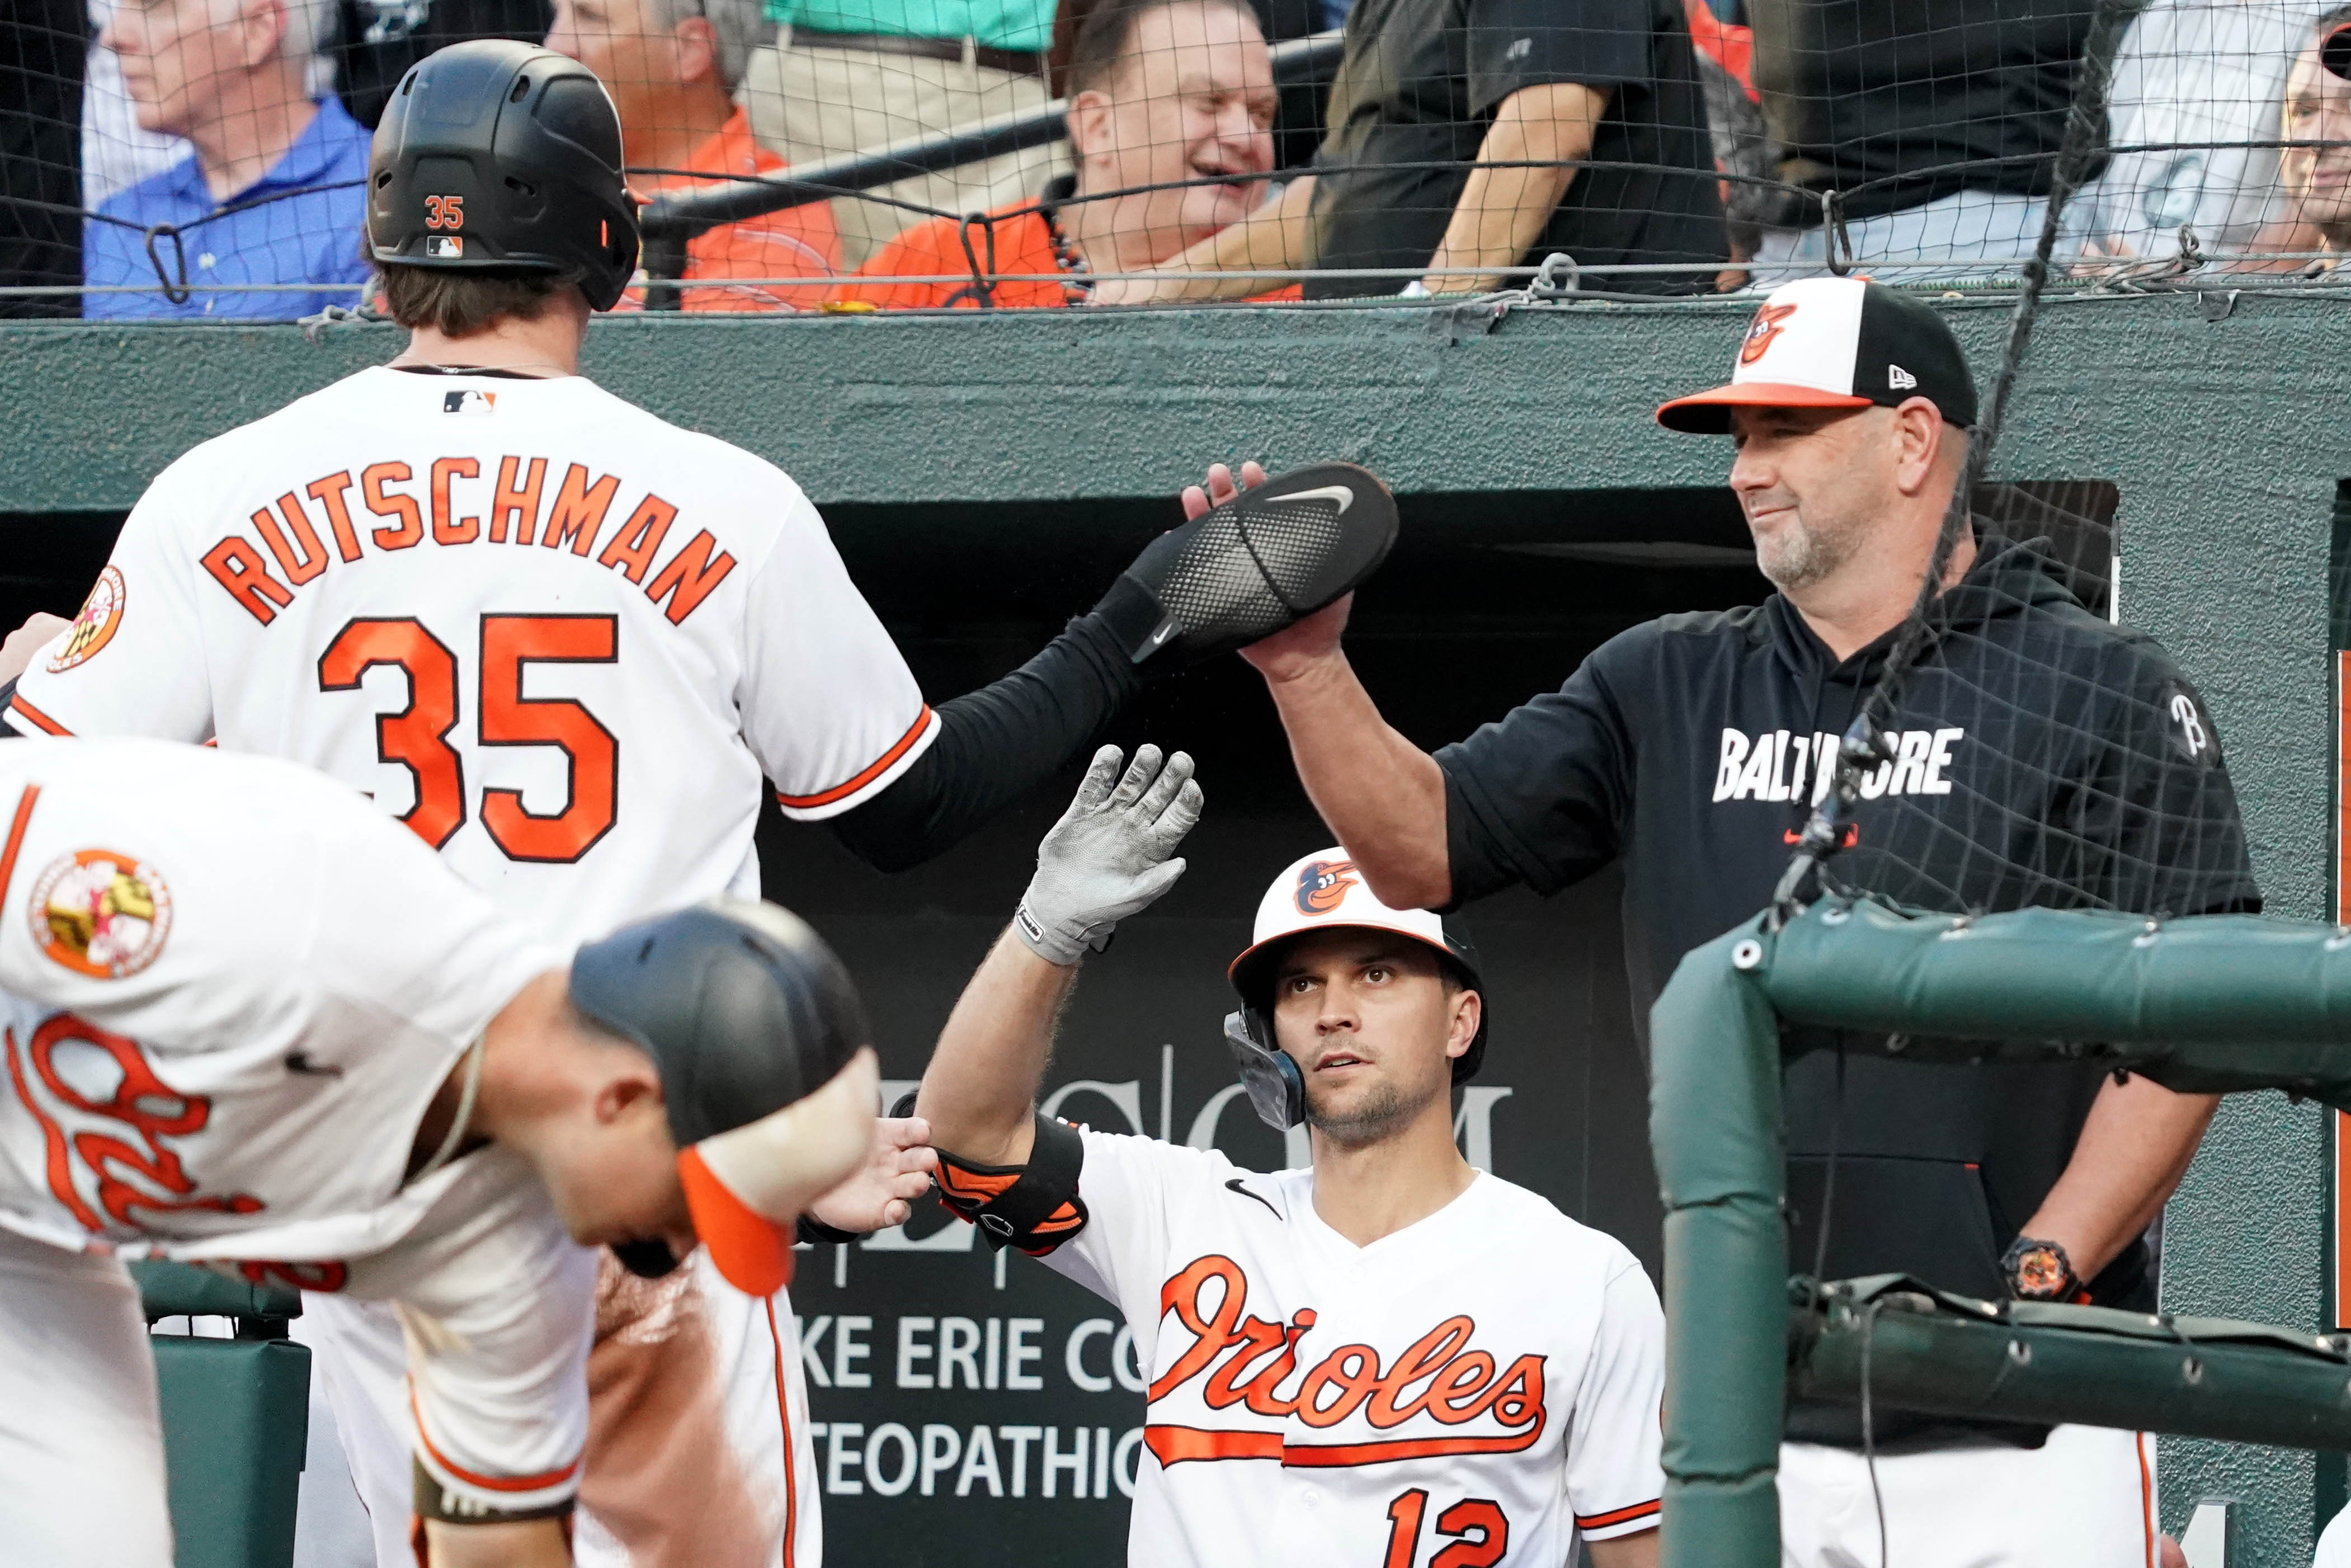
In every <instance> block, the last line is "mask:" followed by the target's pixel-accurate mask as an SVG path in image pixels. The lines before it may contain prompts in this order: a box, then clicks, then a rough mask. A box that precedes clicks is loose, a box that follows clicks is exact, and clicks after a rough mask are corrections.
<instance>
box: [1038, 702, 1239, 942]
mask: <svg viewBox="0 0 2351 1568" xmlns="http://www.w3.org/2000/svg"><path fill="white" fill-rule="evenodd" d="M1121 760H1122V758H1121V757H1120V754H1119V749H1118V747H1115V746H1105V747H1102V749H1101V750H1100V751H1097V752H1095V753H1094V759H1093V763H1092V766H1091V767H1089V768H1087V769H1086V777H1085V781H1084V782H1083V783H1081V784H1080V785H1079V786H1078V795H1077V799H1076V800H1071V802H1070V809H1069V810H1067V811H1064V812H1063V813H1061V821H1058V822H1056V823H1054V824H1053V831H1051V832H1050V833H1047V834H1046V835H1045V841H1044V842H1043V843H1041V844H1040V845H1038V846H1037V874H1036V876H1035V877H1034V878H1033V879H1031V880H1030V882H1029V891H1028V892H1027V893H1026V894H1023V895H1022V896H1021V899H1020V909H1019V913H1018V914H1016V915H1014V916H1013V917H1012V929H1013V930H1015V931H1017V932H1019V934H1020V940H1022V941H1023V942H1026V943H1027V944H1029V950H1030V951H1032V952H1034V953H1035V954H1036V955H1037V956H1039V957H1040V958H1042V959H1044V960H1045V961H1046V962H1047V963H1049V964H1063V965H1068V964H1074V963H1076V962H1077V961H1078V960H1079V959H1080V958H1081V957H1082V956H1084V955H1085V953H1086V951H1087V949H1089V948H1091V949H1092V950H1093V951H1094V952H1097V953H1099V952H1101V951H1102V949H1103V948H1104V947H1106V946H1109V945H1110V937H1111V933H1112V932H1113V930H1115V929H1116V928H1117V925H1118V923H1119V922H1120V921H1122V920H1123V919H1125V918H1126V917H1127V916H1128V915H1134V914H1138V913H1140V912H1141V911H1143V910H1144V909H1146V908H1148V907H1150V905H1151V904H1153V903H1154V902H1155V900H1156V899H1157V898H1158V897H1159V895H1160V894H1163V893H1165V892H1166V891H1167V890H1168V889H1169V888H1171V887H1173V886H1175V879H1176V878H1178V877H1180V876H1182V875H1183V874H1184V862H1182V861H1180V860H1172V859H1170V858H1169V857H1170V856H1172V855H1174V854H1175V846H1176V845H1178V844H1180V843H1182V842H1183V841H1184V835H1185V834H1186V833H1188V832H1190V831H1192V824H1193V823H1195V822H1196V821H1199V820H1200V799H1201V797H1200V786H1199V785H1198V784H1196V783H1195V782H1193V779H1192V759H1191V758H1189V757H1186V755H1185V754H1184V753H1182V752H1180V751H1179V752H1177V753H1175V756H1173V757H1170V758H1167V760H1166V765H1165V767H1162V766H1161V765H1160V758H1159V748H1158V747H1155V746H1138V747H1135V748H1134V762H1133V764H1131V765H1130V766H1129V767H1128V768H1127V769H1126V771H1125V773H1124V775H1123V776H1122V775H1121V774H1120V772H1119V763H1120V761H1121Z"/></svg>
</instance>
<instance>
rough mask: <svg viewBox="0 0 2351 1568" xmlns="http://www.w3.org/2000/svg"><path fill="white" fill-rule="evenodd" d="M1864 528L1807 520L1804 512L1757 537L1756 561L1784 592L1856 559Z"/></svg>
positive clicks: (1822, 576) (1801, 586) (1808, 585)
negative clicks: (1812, 522)
mask: <svg viewBox="0 0 2351 1568" xmlns="http://www.w3.org/2000/svg"><path fill="white" fill-rule="evenodd" d="M1861 536H1862V530H1861V528H1859V527H1857V526H1855V525H1854V524H1851V523H1846V522H1827V523H1822V524H1819V525H1817V526H1814V525H1812V524H1808V523H1806V522H1805V521H1804V520H1803V519H1802V516H1801V515H1798V516H1797V517H1796V518H1795V520H1794V521H1792V522H1788V523H1783V524H1782V525H1781V526H1780V528H1778V529H1777V530H1776V531H1775V532H1773V533H1772V535H1771V537H1770V538H1764V537H1762V536H1761V535H1758V536H1757V537H1756V539H1755V565H1756V567H1757V568H1758V569H1759V570H1761V572H1762V573H1763V575H1764V576H1765V577H1767V578H1769V579H1771V583H1772V586H1774V587H1776V588H1778V589H1779V590H1781V591H1782V592H1792V591H1796V590H1798V589H1804V588H1810V587H1812V586H1813V584H1814V583H1816V582H1819V581H1820V580H1823V578H1826V577H1828V576H1829V575H1830V574H1831V573H1833V572H1834V571H1835V570H1837V569H1838V568H1839V567H1841V566H1843V565H1844V563H1845V562H1846V561H1848V560H1851V559H1853V555H1854V551H1855V550H1856V549H1859V548H1860V547H1861Z"/></svg>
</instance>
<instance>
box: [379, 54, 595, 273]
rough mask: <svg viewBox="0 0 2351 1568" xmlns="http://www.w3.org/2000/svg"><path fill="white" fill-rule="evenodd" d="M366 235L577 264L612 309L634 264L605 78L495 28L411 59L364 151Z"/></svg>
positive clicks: (395, 245) (490, 261)
mask: <svg viewBox="0 0 2351 1568" xmlns="http://www.w3.org/2000/svg"><path fill="white" fill-rule="evenodd" d="M368 246H369V250H370V254H371V256H373V257H374V259H375V260H376V262H377V263H378V264H379V265H381V264H383V263H387V262H391V263H397V264H399V265H401V266H403V267H436V268H446V269H448V270H450V271H453V272H484V271H491V270H506V271H515V270H520V271H528V272H552V273H567V272H576V273H579V274H580V292H581V293H583V294H585V295H586V296H587V297H588V303H589V304H590V305H591V306H593V307H595V308H597V309H599V310H610V309H611V308H612V307H613V306H614V305H615V304H617V303H618V302H619V300H620V298H621V291H622V289H624V288H626V287H628V284H629V279H630V278H631V277H633V276H635V273H636V270H637V217H636V205H635V204H634V203H633V202H632V201H631V200H630V198H629V193H628V186H627V183H626V181H625V180H624V179H623V177H622V172H621V117H620V114H619V113H618V111H616V110H614V109H613V107H612V99H611V95H610V94H609V93H607V92H606V91H605V90H604V84H603V83H601V82H600V81H598V80H597V79H596V75H595V73H594V72H593V71H590V69H589V68H587V67H586V66H583V65H581V64H580V62H579V61H577V60H573V59H569V58H567V57H564V56H562V55H559V54H557V53H555V52H554V51H553V50H551V49H542V48H539V47H537V46H536V45H532V44H520V43H516V42H513V41H511V40H509V39H505V38H480V39H475V40H473V41H472V42H469V43H463V44H452V45H450V46H449V47H447V48H445V49H442V50H440V51H438V52H437V53H434V54H431V55H427V56H426V57H424V58H423V59H421V60H419V61H417V62H416V64H414V65H413V66H411V67H410V68H409V69H408V74H407V75H406V76H404V77H402V78H401V80H400V86H399V88H398V89H396V90H395V91H394V92H393V93H392V101H391V103H390V104H389V105H387V106H386V107H385V109H384V111H383V121H382V123H381V125H379V126H378V127H377V128H376V133H375V146H374V149H373V151H372V152H371V154H370V155H369V158H368Z"/></svg>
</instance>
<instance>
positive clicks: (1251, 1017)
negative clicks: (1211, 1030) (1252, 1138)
mask: <svg viewBox="0 0 2351 1568" xmlns="http://www.w3.org/2000/svg"><path fill="white" fill-rule="evenodd" d="M1225 1049H1226V1050H1228V1051H1231V1052H1232V1053H1233V1066H1234V1068H1235V1069H1236V1070H1237V1071H1238V1072H1239V1073H1240V1079H1241V1087H1242V1088H1243V1089H1244V1090H1246V1091H1248V1092H1249V1104H1250V1106H1251V1107H1252V1108H1253V1109H1254V1110H1255V1111H1256V1112H1257V1118H1258V1120H1259V1121H1260V1122H1263V1123H1264V1124H1266V1125H1267V1126H1269V1127H1271V1128H1272V1129H1273V1130H1274V1131H1275V1132H1277V1133H1286V1132H1288V1131H1289V1130H1290V1128H1292V1127H1295V1126H1298V1125H1300V1124H1302V1123H1304V1122H1305V1120H1306V1076H1305V1074H1304V1073H1302V1072H1301V1071H1298V1063H1297V1062H1296V1061H1292V1060H1291V1059H1290V1052H1288V1051H1284V1050H1282V1049H1281V1048H1280V1047H1279V1046H1277V1045H1275V1044H1274V1043H1273V1028H1272V1020H1271V1019H1268V1018H1267V1017H1266V1016H1265V1015H1264V1014H1263V1013H1261V1012H1259V1011H1258V1010H1257V1009H1255V1008H1244V1009H1241V1010H1240V1011H1239V1012H1233V1013H1227V1014H1226V1015H1225Z"/></svg>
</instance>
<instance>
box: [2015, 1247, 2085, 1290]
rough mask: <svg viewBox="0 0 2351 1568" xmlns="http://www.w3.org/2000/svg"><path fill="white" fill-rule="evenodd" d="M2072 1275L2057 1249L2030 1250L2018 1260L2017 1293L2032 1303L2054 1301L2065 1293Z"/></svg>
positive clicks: (2020, 1255) (2019, 1256) (2035, 1248)
mask: <svg viewBox="0 0 2351 1568" xmlns="http://www.w3.org/2000/svg"><path fill="white" fill-rule="evenodd" d="M2072 1274H2073V1270H2071V1269H2068V1268H2067V1267H2066V1266H2065V1263H2064V1259H2063V1258H2061V1257H2060V1256H2059V1255H2058V1252H2057V1249H2055V1248H2053V1247H2034V1248H2031V1249H2027V1250H2026V1251H2024V1252H2022V1253H2021V1254H2019V1255H2018V1257H2017V1260H2016V1293H2017V1294H2018V1295H2020V1296H2022V1297H2025V1298H2027V1299H2028V1300H2032V1301H2047V1300H2052V1299H2053V1298H2055V1297H2058V1296H2061V1295H2064V1293H2065V1287H2066V1286H2067V1284H2068V1283H2070V1281H2071V1276H2072Z"/></svg>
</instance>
